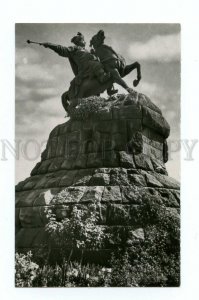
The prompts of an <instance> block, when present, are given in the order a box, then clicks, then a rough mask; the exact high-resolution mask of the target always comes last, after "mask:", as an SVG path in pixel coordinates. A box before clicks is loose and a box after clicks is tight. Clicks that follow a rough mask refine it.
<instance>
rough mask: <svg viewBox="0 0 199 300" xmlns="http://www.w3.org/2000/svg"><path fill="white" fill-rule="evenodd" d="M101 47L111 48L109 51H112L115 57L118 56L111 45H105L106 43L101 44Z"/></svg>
mask: <svg viewBox="0 0 199 300" xmlns="http://www.w3.org/2000/svg"><path fill="white" fill-rule="evenodd" d="M101 47H104V48H106V49H109V50H111V52H112V53H114V54H115V55H116V56H117V57H118V56H119V55H118V54H117V53H116V52H115V51H114V50H113V48H112V47H111V46H108V45H106V44H102V45H101Z"/></svg>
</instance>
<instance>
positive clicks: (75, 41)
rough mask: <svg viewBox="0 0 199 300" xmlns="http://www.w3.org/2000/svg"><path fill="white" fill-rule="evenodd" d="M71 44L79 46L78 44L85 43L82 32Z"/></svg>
mask: <svg viewBox="0 0 199 300" xmlns="http://www.w3.org/2000/svg"><path fill="white" fill-rule="evenodd" d="M71 42H72V43H73V44H75V45H76V44H78V42H84V36H83V34H82V33H81V32H78V33H77V35H75V36H74V37H73V38H72V39H71Z"/></svg>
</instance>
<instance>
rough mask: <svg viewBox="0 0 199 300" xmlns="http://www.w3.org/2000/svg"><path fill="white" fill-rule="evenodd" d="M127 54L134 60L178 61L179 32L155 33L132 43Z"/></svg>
mask: <svg viewBox="0 0 199 300" xmlns="http://www.w3.org/2000/svg"><path fill="white" fill-rule="evenodd" d="M129 55H130V57H131V58H133V59H136V60H147V61H161V62H171V61H179V59H180V34H169V35H156V36H154V37H153V38H151V39H150V40H148V41H146V42H135V43H132V44H131V45H130V47H129Z"/></svg>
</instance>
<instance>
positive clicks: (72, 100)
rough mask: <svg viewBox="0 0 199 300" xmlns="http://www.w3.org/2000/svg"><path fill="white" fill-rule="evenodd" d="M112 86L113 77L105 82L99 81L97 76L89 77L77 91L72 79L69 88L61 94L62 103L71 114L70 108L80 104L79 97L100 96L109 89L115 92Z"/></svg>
mask: <svg viewBox="0 0 199 300" xmlns="http://www.w3.org/2000/svg"><path fill="white" fill-rule="evenodd" d="M73 80H74V81H75V78H74V79H73ZM112 87H113V79H112V78H110V79H107V80H106V81H104V82H99V80H97V79H96V78H95V77H88V78H85V79H83V80H82V82H81V84H80V85H79V87H78V90H77V91H76V88H75V83H74V84H73V81H72V82H71V85H70V88H69V90H68V91H66V92H64V93H63V94H62V96H61V99H62V105H63V107H64V109H65V111H66V112H67V113H69V115H70V109H73V108H75V107H76V106H77V105H78V104H79V99H81V98H87V97H90V96H99V95H100V94H101V93H103V92H104V91H106V90H107V92H108V91H109V93H110V94H111V93H112V94H114V93H115V90H112ZM111 91H113V92H111ZM116 92H117V91H116Z"/></svg>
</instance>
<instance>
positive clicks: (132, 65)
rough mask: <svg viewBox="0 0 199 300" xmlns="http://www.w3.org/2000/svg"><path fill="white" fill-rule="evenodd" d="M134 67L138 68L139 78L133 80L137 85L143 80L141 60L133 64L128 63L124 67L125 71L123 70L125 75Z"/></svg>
mask: <svg viewBox="0 0 199 300" xmlns="http://www.w3.org/2000/svg"><path fill="white" fill-rule="evenodd" d="M134 69H137V80H134V81H133V85H134V86H137V85H138V83H139V82H140V80H141V66H140V64H139V62H137V61H136V62H134V63H133V64H130V65H127V66H126V67H125V68H124V71H123V74H122V75H123V76H122V77H124V76H126V75H128V74H129V73H131V72H132V71H133V70H134Z"/></svg>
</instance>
